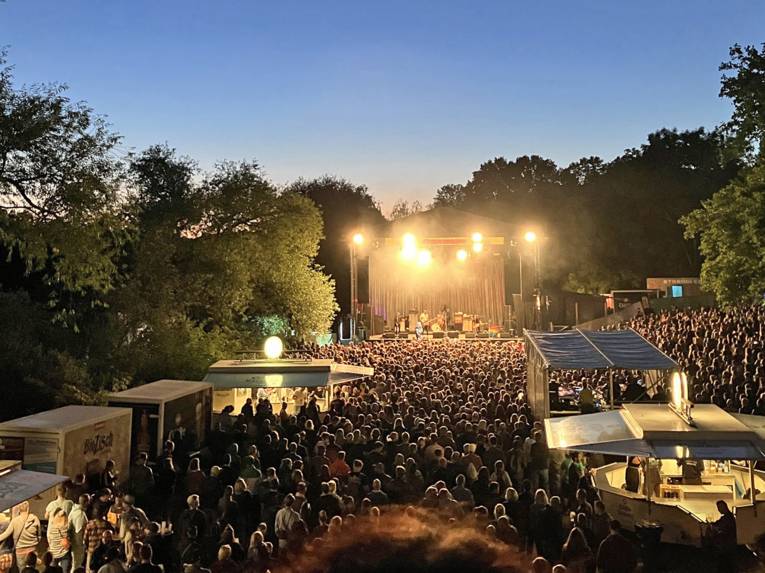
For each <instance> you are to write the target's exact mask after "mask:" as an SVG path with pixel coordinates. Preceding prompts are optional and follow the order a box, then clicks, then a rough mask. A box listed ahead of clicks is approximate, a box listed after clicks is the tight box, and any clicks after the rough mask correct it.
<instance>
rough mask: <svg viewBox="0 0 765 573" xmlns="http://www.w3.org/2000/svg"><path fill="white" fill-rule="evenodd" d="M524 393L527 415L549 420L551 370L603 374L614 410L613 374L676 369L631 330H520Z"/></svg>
mask: <svg viewBox="0 0 765 573" xmlns="http://www.w3.org/2000/svg"><path fill="white" fill-rule="evenodd" d="M524 336H525V339H526V356H527V376H526V390H527V395H528V401H529V405H530V407H531V411H532V413H533V414H534V416H535V417H537V418H538V419H544V418H548V417H549V416H550V394H549V380H550V373H551V372H552V371H555V370H606V371H608V373H609V392H610V406H611V408H612V409H613V407H614V392H613V371H614V370H640V371H643V372H648V371H663V372H669V371H672V370H677V369H679V366H678V364H677V362H675V361H674V360H672V359H671V358H670V357H669V356H667V355H666V354H665V353H664V352H662V351H661V350H660V349H659V348H657V347H656V346H655V345H654V344H652V343H651V342H650V341H648V340H646V338H645V337H643V336H642V335H641V334H640V333H638V332H637V331H635V330H634V329H632V328H630V329H624V330H613V331H584V330H581V329H578V328H576V329H573V330H566V331H563V332H541V331H532V330H524Z"/></svg>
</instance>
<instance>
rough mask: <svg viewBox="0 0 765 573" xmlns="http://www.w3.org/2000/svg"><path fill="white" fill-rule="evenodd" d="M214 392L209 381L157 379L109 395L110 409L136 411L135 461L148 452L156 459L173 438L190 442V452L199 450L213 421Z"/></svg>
mask: <svg viewBox="0 0 765 573" xmlns="http://www.w3.org/2000/svg"><path fill="white" fill-rule="evenodd" d="M212 389H213V387H212V384H209V383H206V382H192V381H190V380H157V381H156V382H150V383H148V384H142V385H141V386H136V387H135V388H130V389H128V390H124V391H122V392H113V393H111V394H109V395H108V398H107V401H108V404H109V406H115V407H122V408H130V409H131V410H132V419H133V424H132V428H133V430H132V449H131V458H132V459H135V457H136V455H137V454H138V453H140V452H145V453H146V454H148V455H149V458H151V459H155V458H156V457H157V456H158V455H159V454H160V453H162V445H163V443H164V441H165V440H167V439H169V438H170V436H171V435H173V438H174V439H175V440H178V439H183V440H184V441H185V442H187V444H186V445H187V447H186V448H185V449H186V450H188V451H191V450H194V449H196V448H198V447H199V445H200V444H201V443H203V442H204V440H205V438H206V436H207V431H208V429H209V428H210V424H211V421H212V420H211V416H212ZM179 436H182V438H179Z"/></svg>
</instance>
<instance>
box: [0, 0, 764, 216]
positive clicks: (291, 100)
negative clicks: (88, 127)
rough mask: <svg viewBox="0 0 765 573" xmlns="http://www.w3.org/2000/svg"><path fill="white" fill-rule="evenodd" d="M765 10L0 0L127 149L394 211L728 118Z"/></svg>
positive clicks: (27, 76) (692, 4) (740, 4)
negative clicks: (353, 196)
mask: <svg viewBox="0 0 765 573" xmlns="http://www.w3.org/2000/svg"><path fill="white" fill-rule="evenodd" d="M763 24H765V3H762V2H756V1H751V0H749V1H738V0H726V1H725V2H720V1H717V2H711V1H704V0H696V1H667V0H664V1H662V2H656V1H646V0H641V1H640V2H620V1H613V0H611V1H602V2H589V1H579V2H572V1H567V2H563V1H560V2H552V1H550V2H523V3H522V2H515V1H511V0H505V1H479V0H473V1H462V2H454V1H447V0H440V1H432V2H430V1H417V0H408V1H398V0H386V1H378V2H366V1H363V0H356V1H347V2H339V1H331V0H329V1H322V2H317V1H311V2H308V1H306V2H294V1H289V0H282V1H278V2H269V3H266V2H258V1H254V0H251V1H235V0H215V1H213V0H209V1H202V0H91V1H85V0H6V1H5V2H0V45H6V46H8V47H9V51H10V53H9V60H10V62H11V63H12V64H14V65H15V67H16V69H15V75H16V78H17V80H18V81H19V82H25V83H32V82H41V81H54V80H55V81H62V82H66V83H67V84H69V86H70V88H71V95H72V97H74V98H77V99H85V100H87V101H88V102H89V103H90V105H91V106H93V107H94V108H95V109H96V110H97V111H98V112H99V113H102V114H104V115H107V116H108V118H109V120H110V122H111V123H112V124H113V126H114V128H115V129H116V130H117V131H118V132H120V133H121V134H122V135H123V136H124V142H123V144H122V149H123V150H128V149H141V148H143V147H145V146H147V145H150V144H152V143H157V142H167V143H168V144H170V145H171V146H173V147H175V148H177V149H178V150H179V151H180V152H182V153H184V154H188V155H191V156H192V157H194V158H195V159H197V160H198V161H199V162H200V164H201V165H202V166H203V167H209V166H211V165H212V164H214V163H215V162H216V161H218V160H221V159H245V158H246V159H257V160H258V161H259V163H260V164H261V165H262V166H263V167H264V169H265V171H266V172H267V174H268V175H269V177H270V178H271V179H272V180H274V181H275V182H277V183H285V182H288V181H291V180H294V179H295V178H297V177H300V176H303V177H314V176H319V175H322V174H325V173H328V174H334V175H339V176H342V177H345V178H347V179H350V180H352V181H354V182H356V183H364V184H366V185H368V187H369V188H370V190H371V191H372V193H373V194H374V195H375V196H376V197H378V198H379V199H380V200H381V201H382V202H383V205H384V207H386V208H389V207H390V205H391V204H392V202H393V201H394V200H396V199H398V198H408V199H420V200H423V201H429V200H430V198H432V196H433V194H434V192H435V190H436V189H437V188H438V187H440V186H441V185H444V184H446V183H460V182H464V181H466V180H467V179H468V178H469V177H470V174H471V172H472V171H473V170H475V169H476V168H477V167H478V166H479V165H480V163H481V162H483V161H485V160H487V159H491V158H493V157H496V156H500V155H504V156H505V157H508V158H513V157H516V156H517V155H522V154H531V153H536V154H540V155H543V156H545V157H549V158H551V159H553V160H555V161H556V162H558V163H559V164H561V165H565V164H567V163H569V162H570V161H573V160H576V159H578V158H579V157H582V156H589V155H600V156H601V157H603V158H605V159H611V158H612V157H614V156H616V155H618V154H619V153H621V151H622V150H624V149H625V148H628V147H634V146H638V145H640V144H641V143H642V142H643V141H644V140H645V137H646V135H647V134H648V133H649V132H650V131H653V130H655V129H658V128H661V127H665V126H666V127H677V128H679V129H686V128H695V127H698V126H706V127H713V126H715V125H717V124H719V123H720V122H722V121H724V120H725V119H727V117H728V116H729V114H730V106H729V104H728V102H726V101H724V100H720V99H719V98H718V97H717V93H718V90H719V78H720V72H719V71H718V70H717V66H718V64H719V63H720V62H721V61H722V60H724V59H725V58H726V57H727V50H728V47H729V46H730V45H731V44H733V43H735V42H738V43H741V44H747V43H757V44H759V43H762V42H763V41H765V26H763Z"/></svg>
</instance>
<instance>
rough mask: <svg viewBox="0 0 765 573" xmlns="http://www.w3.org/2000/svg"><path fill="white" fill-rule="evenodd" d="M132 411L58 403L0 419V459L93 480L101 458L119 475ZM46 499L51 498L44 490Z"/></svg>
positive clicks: (124, 468) (123, 472)
mask: <svg viewBox="0 0 765 573" xmlns="http://www.w3.org/2000/svg"><path fill="white" fill-rule="evenodd" d="M131 416H132V411H131V410H129V409H127V408H107V407H103V406H64V407H63V408H56V409H55V410H48V411H47V412H40V413H39V414H32V415H31V416H25V417H23V418H17V419H15V420H9V421H7V422H3V423H0V460H6V461H21V467H22V469H24V470H30V471H34V472H42V473H48V474H56V475H63V476H66V477H68V478H72V477H74V476H76V475H77V474H85V476H87V477H88V478H89V479H90V480H91V481H93V480H95V479H96V478H97V477H98V475H99V474H100V473H101V471H102V470H103V469H104V464H105V463H106V461H107V460H109V459H112V460H114V461H115V465H116V470H117V472H118V475H119V476H120V479H124V478H127V475H128V471H129V469H130V427H131ZM44 498H45V499H43V500H40V502H41V503H42V502H44V503H47V502H48V501H50V500H51V499H53V493H52V491H49V492H47V494H46V495H45V496H44Z"/></svg>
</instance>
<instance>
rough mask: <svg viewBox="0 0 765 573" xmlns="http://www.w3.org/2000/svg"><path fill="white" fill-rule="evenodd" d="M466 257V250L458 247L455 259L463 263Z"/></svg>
mask: <svg viewBox="0 0 765 573" xmlns="http://www.w3.org/2000/svg"><path fill="white" fill-rule="evenodd" d="M467 258H468V252H467V251H466V250H465V249H460V250H459V251H457V260H458V261H459V262H461V263H464V262H465V261H466V260H467Z"/></svg>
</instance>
